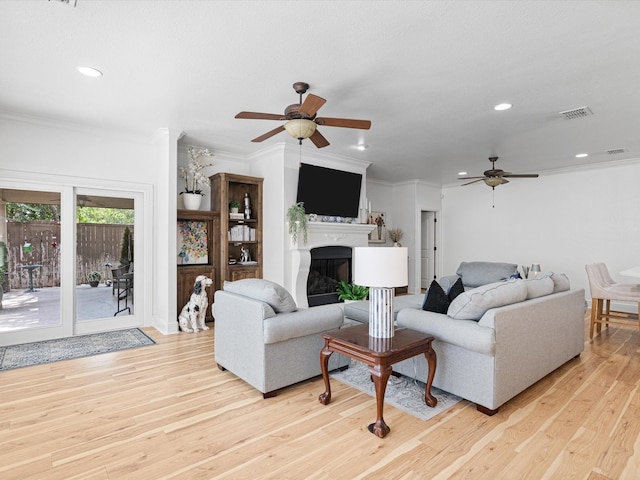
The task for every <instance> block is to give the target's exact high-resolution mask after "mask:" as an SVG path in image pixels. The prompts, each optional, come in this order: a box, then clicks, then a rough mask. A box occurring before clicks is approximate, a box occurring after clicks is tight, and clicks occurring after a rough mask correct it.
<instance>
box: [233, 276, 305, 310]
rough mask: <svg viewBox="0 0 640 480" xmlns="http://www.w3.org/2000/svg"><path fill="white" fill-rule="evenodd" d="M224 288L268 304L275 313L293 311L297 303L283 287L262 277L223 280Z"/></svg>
mask: <svg viewBox="0 0 640 480" xmlns="http://www.w3.org/2000/svg"><path fill="white" fill-rule="evenodd" d="M224 290H225V291H227V292H231V293H237V294H238V295H244V296H245V297H249V298H253V299H255V300H260V301H261V302H264V303H267V304H269V306H271V308H273V310H274V311H275V312H276V313H287V312H293V311H295V310H296V309H297V305H296V302H295V300H294V299H293V297H292V296H291V294H290V293H289V292H287V290H286V289H285V288H283V287H282V286H280V285H278V284H277V283H275V282H271V281H269V280H264V279H262V278H245V279H244V280H236V281H235V282H229V281H225V282H224Z"/></svg>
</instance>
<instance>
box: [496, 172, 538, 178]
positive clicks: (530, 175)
mask: <svg viewBox="0 0 640 480" xmlns="http://www.w3.org/2000/svg"><path fill="white" fill-rule="evenodd" d="M502 176H503V177H510V178H538V174H537V173H507V174H505V175H502Z"/></svg>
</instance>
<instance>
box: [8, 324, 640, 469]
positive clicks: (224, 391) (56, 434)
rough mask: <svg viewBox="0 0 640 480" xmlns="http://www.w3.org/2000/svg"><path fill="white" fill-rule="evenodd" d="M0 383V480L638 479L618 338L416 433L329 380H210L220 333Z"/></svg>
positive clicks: (639, 346)
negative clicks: (504, 398) (327, 395)
mask: <svg viewBox="0 0 640 480" xmlns="http://www.w3.org/2000/svg"><path fill="white" fill-rule="evenodd" d="M145 331H146V332H147V333H148V334H149V335H151V336H152V337H153V338H154V339H155V340H156V341H157V342H158V344H157V345H154V346H151V347H144V348H138V349H133V350H128V351H123V352H115V353H110V354H104V355H99V356H94V357H90V358H83V359H77V360H70V361H64V362H58V363H54V364H50V365H40V366H35V367H28V368H23V369H18V370H11V371H6V372H0V388H1V390H0V395H1V399H0V478H1V479H3V480H8V479H21V480H23V479H32V478H33V479H47V480H51V479H65V480H71V479H82V480H93V479H112V480H113V479H145V480H149V479H169V478H172V479H205V478H206V479H208V478H225V479H244V478H246V479H258V478H260V479H261V478H273V479H356V478H384V479H425V478H428V479H450V478H456V479H459V478H465V479H485V478H486V479H510V480H511V479H524V478H527V479H536V480H538V479H559V478H563V479H564V478H575V479H592V480H594V479H599V480H603V479H637V478H640V389H639V386H640V335H639V334H638V330H637V329H633V328H618V327H610V328H609V329H608V330H606V329H603V334H602V335H601V336H600V337H597V338H596V339H594V341H593V343H588V341H587V343H586V344H585V351H584V352H583V354H582V355H581V357H580V358H578V359H574V360H572V361H571V362H569V363H568V364H566V365H565V366H563V367H561V368H560V369H558V370H557V371H555V372H554V373H552V374H551V375H549V376H548V377H546V378H545V379H543V380H541V381H540V382H538V383H537V384H535V385H534V386H532V387H531V388H529V389H528V390H526V391H525V392H523V393H522V394H520V395H518V396H517V397H516V398H514V399H513V400H511V401H510V402H508V403H507V404H506V405H504V406H503V407H502V408H501V409H500V412H499V413H498V414H497V415H495V416H493V417H487V416H485V415H483V414H481V413H479V412H477V411H476V409H475V406H474V405H472V404H470V403H468V402H465V401H463V402H461V403H458V404H457V405H456V406H454V407H453V408H451V409H450V410H448V411H447V412H445V413H443V414H441V415H439V416H438V417H436V418H434V419H432V420H430V421H427V422H423V421H421V420H418V419H416V418H414V417H412V416H410V415H408V414H406V413H403V412H401V411H399V410H397V409H395V408H393V407H392V406H390V405H387V406H386V407H385V420H386V421H387V423H388V424H389V425H390V426H391V429H392V431H391V433H390V434H389V435H388V436H387V437H386V438H384V439H379V438H377V437H375V436H373V435H372V434H370V433H369V432H368V431H367V429H366V425H367V424H368V423H370V422H371V421H373V419H374V418H375V412H376V408H375V404H374V400H373V399H372V398H371V397H369V396H367V395H365V394H363V393H360V392H359V391H356V390H354V389H352V388H350V387H347V386H344V385H342V384H340V383H339V382H336V381H333V382H332V390H333V392H332V393H333V401H332V403H331V404H330V405H328V406H323V405H321V404H320V403H319V402H318V395H319V394H320V393H321V392H322V391H324V387H323V384H322V380H321V379H314V380H310V381H307V382H304V383H302V384H299V385H296V386H293V387H291V388H288V389H286V390H284V391H283V392H281V393H280V394H279V395H278V396H277V397H275V398H271V399H268V400H263V399H262V396H261V395H260V394H259V393H258V392H257V391H256V390H253V389H252V388H250V387H248V386H247V385H246V384H245V383H243V382H242V381H240V380H238V379H237V378H235V377H234V376H233V375H232V374H231V373H229V372H221V371H219V370H218V369H217V367H216V365H215V363H214V358H213V330H210V331H208V332H200V333H198V334H179V335H172V336H163V335H161V334H159V333H157V332H156V331H155V330H153V329H145Z"/></svg>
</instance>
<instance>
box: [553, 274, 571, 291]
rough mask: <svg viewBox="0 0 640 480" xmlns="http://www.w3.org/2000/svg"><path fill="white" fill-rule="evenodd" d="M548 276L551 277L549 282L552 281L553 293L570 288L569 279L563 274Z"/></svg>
mask: <svg viewBox="0 0 640 480" xmlns="http://www.w3.org/2000/svg"><path fill="white" fill-rule="evenodd" d="M549 276H550V277H551V280H553V293H558V292H565V291H567V290H569V289H570V288H571V283H570V282H569V277H567V276H566V275H565V274H564V273H553V272H551V273H550V274H549Z"/></svg>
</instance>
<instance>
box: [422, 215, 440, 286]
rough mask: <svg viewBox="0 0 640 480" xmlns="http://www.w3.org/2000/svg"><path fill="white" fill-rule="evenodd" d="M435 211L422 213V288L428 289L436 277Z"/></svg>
mask: <svg viewBox="0 0 640 480" xmlns="http://www.w3.org/2000/svg"><path fill="white" fill-rule="evenodd" d="M435 220H436V215H435V212H427V211H423V212H422V213H421V222H420V225H421V235H420V288H421V289H428V288H429V285H430V284H431V281H432V280H434V279H435V226H436V221H435Z"/></svg>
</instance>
